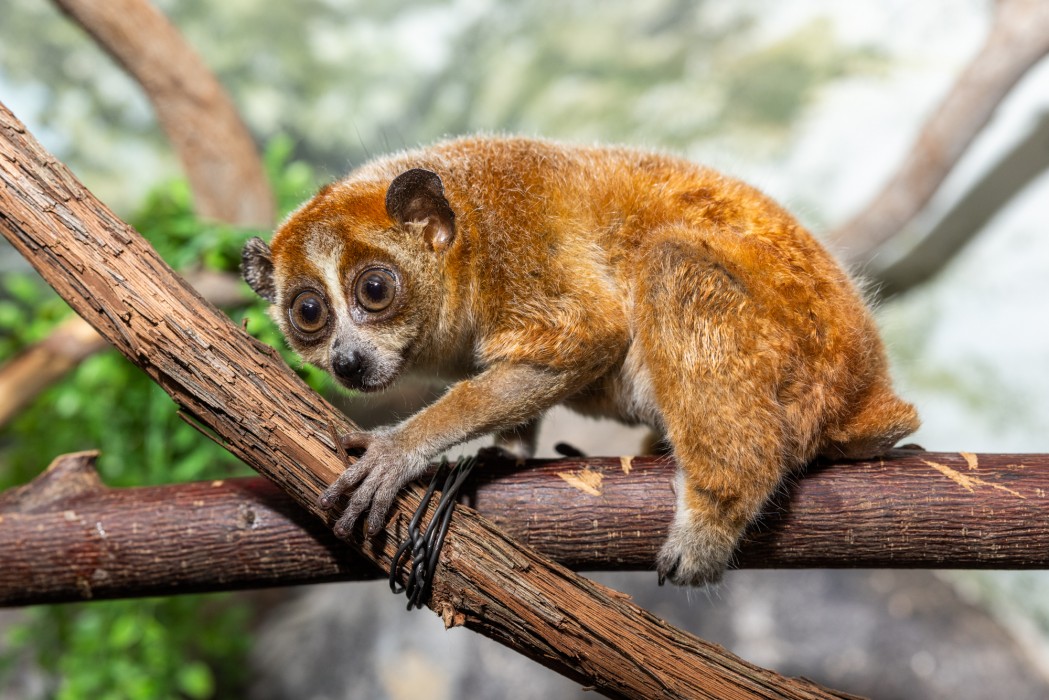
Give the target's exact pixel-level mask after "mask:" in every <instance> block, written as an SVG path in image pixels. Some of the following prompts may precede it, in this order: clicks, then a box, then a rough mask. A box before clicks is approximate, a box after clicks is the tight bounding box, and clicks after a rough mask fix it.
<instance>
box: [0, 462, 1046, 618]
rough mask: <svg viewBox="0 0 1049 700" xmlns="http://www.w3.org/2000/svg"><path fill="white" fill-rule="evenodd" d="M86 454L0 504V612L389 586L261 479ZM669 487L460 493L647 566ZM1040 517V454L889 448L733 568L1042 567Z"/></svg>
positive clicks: (556, 485)
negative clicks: (110, 482)
mask: <svg viewBox="0 0 1049 700" xmlns="http://www.w3.org/2000/svg"><path fill="white" fill-rule="evenodd" d="M94 458H95V453H77V454H73V455H64V456H63V457H60V458H59V459H56V460H55V462H54V463H53V464H52V465H51V466H50V467H49V468H48V470H47V471H46V472H44V473H43V474H42V475H41V476H39V477H38V478H37V479H36V480H34V481H33V482H31V483H30V484H28V485H26V486H24V487H21V488H19V489H13V490H11V491H8V492H6V493H4V494H0V541H3V542H7V543H9V546H8V547H7V549H6V551H5V554H4V557H3V564H4V565H3V566H2V567H0V605H28V604H35V603H55V602H67V601H74V600H85V599H101V598H116V597H129V596H144V595H170V594H175V593H189V592H199V591H217V590H230V589H237V588H258V587H263V586H288V585H295V584H300V583H321V582H325V581H335V580H339V581H351V580H360V579H370V578H378V577H381V576H385V573H384V572H381V571H379V569H378V568H376V567H375V566H374V565H373V564H372V563H371V562H369V561H367V560H365V559H363V558H362V557H360V556H359V555H358V554H357V553H356V552H355V551H354V550H353V548H351V547H350V546H349V545H347V544H346V543H345V542H342V541H341V540H339V539H337V538H336V537H335V536H334V535H333V534H332V533H331V531H330V530H329V529H328V528H327V527H326V526H325V525H324V524H323V523H321V522H320V521H318V520H317V519H316V518H311V517H309V516H308V515H307V514H306V513H304V512H303V511H302V509H301V508H299V507H298V506H297V505H296V504H295V502H294V501H293V500H291V498H289V497H288V496H287V495H286V494H284V493H283V492H282V491H280V489H278V488H277V487H275V486H274V485H273V484H271V483H270V482H269V481H267V480H265V479H260V478H251V479H228V480H223V481H211V482H199V483H192V484H179V485H172V486H155V487H142V488H128V489H113V488H107V487H105V486H104V485H103V484H102V483H101V482H100V481H99V479H98V476H97V473H96V472H95V470H94ZM673 479H674V468H673V465H672V464H670V463H669V462H668V461H667V460H665V459H659V458H653V457H635V458H626V457H624V458H589V459H562V460H556V461H533V462H529V463H528V464H527V465H526V466H525V467H524V468H517V467H516V466H515V465H513V464H508V463H505V462H493V463H486V464H483V465H482V467H480V468H479V470H478V472H477V473H476V475H475V477H474V478H472V479H471V480H470V481H468V482H467V484H466V485H465V487H464V492H463V493H462V494H461V500H462V501H463V502H466V503H469V504H472V505H473V506H474V507H475V508H476V509H477V511H478V512H479V513H481V515H483V516H485V517H487V518H489V519H490V520H492V521H493V522H494V523H496V524H497V525H499V527H501V528H502V529H503V530H504V531H505V532H506V533H507V534H509V535H510V536H512V537H513V538H514V539H516V540H517V541H518V542H521V543H523V544H526V545H528V546H530V547H534V548H535V549H537V550H539V551H540V552H542V553H543V555H544V556H546V557H548V558H550V559H553V560H555V561H557V562H559V563H561V564H564V565H566V566H568V567H570V568H573V569H579V570H646V571H647V570H651V569H652V563H653V562H654V561H655V557H656V553H657V552H658V550H659V547H660V545H661V544H662V542H663V539H664V537H665V536H666V529H667V527H668V525H669V524H670V521H671V518H672V517H673V493H672V490H673ZM1047 510H1049V455H986V454H982V455H971V454H958V453H931V452H921V451H917V450H897V451H896V452H894V453H893V454H892V455H890V456H889V457H888V458H886V459H884V460H877V461H873V462H857V463H842V464H837V465H826V466H822V465H821V466H817V467H814V468H813V470H812V471H811V473H810V474H808V475H807V476H806V477H805V478H804V479H800V480H798V481H795V482H793V483H791V484H789V485H788V486H787V487H786V489H785V490H784V494H783V498H781V499H779V500H778V501H777V502H776V503H775V504H773V506H772V507H770V508H769V509H768V510H767V512H766V514H765V515H764V516H763V518H762V519H761V522H760V523H759V524H758V525H756V526H755V527H753V528H751V530H750V532H749V533H748V536H747V538H746V541H745V543H744V545H743V547H742V549H741V552H740V555H739V558H738V561H737V563H736V566H737V567H738V568H769V567H773V568H785V567H821V568H835V567H867V568H875V567H878V568H884V567H896V568H916V567H922V568H996V569H1014V568H1015V569H1022V568H1041V569H1044V568H1049V528H1045V527H1043V526H1042V524H1041V521H1042V519H1043V516H1044V513H1045V512H1046V511H1047ZM217 561H221V562H222V566H220V567H217V566H215V562H217ZM653 580H654V575H653Z"/></svg>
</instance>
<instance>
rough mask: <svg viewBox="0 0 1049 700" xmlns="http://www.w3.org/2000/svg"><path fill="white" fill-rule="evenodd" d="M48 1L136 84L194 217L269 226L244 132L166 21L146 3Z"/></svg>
mask: <svg viewBox="0 0 1049 700" xmlns="http://www.w3.org/2000/svg"><path fill="white" fill-rule="evenodd" d="M54 2H55V4H56V5H57V6H58V7H59V8H60V9H61V10H62V11H63V12H65V13H66V14H67V15H68V16H69V17H70V18H71V19H72V20H73V21H75V22H77V23H78V24H79V25H80V26H82V27H83V28H84V29H85V30H86V31H87V32H88V34H90V35H91V36H92V37H94V39H95V41H97V42H98V44H99V45H100V46H101V47H102V48H103V49H105V50H106V52H107V53H108V54H109V55H110V56H112V57H113V59H114V60H116V61H117V63H119V64H120V65H121V66H123V67H124V70H126V71H127V72H128V74H130V75H131V76H132V77H133V78H134V79H135V80H136V81H138V83H139V85H141V86H142V89H143V90H144V91H145V93H146V96H147V97H148V98H149V101H150V102H151V103H152V104H153V109H154V110H155V111H156V114H157V119H158V121H159V122H160V125H161V126H162V127H163V129H164V132H165V133H166V134H167V136H168V140H169V141H170V142H171V145H172V147H173V148H174V149H175V152H176V153H177V154H178V157H179V160H181V161H182V167H183V169H184V170H185V172H186V175H187V177H188V178H189V182H190V187H191V189H192V190H193V198H194V200H195V206H196V209H197V211H198V212H199V213H200V214H201V216H204V217H207V218H211V219H215V220H217V221H225V222H228V223H232V224H237V225H241V226H254V227H258V228H269V227H270V226H272V225H273V218H274V215H275V211H276V207H275V205H274V202H273V193H272V192H271V191H270V187H269V182H268V181H267V179H266V171H265V169H264V168H263V167H262V162H261V161H260V160H259V156H258V152H257V150H256V148H255V143H254V141H253V140H252V138H251V134H250V133H248V130H247V128H246V127H245V126H244V122H242V121H241V119H240V115H239V114H238V113H237V110H236V107H234V105H233V101H232V100H230V98H229V95H227V94H226V91H225V90H224V89H223V88H222V85H221V84H220V83H219V81H218V80H217V79H216V78H215V76H214V75H213V74H212V72H211V71H210V70H208V67H207V66H206V65H205V64H204V62H203V61H202V60H201V59H200V57H199V56H198V55H197V53H196V52H195V51H194V50H193V47H191V46H190V45H189V44H188V43H187V42H186V40H185V39H184V38H183V37H182V35H181V34H180V33H179V31H178V30H177V29H176V28H175V27H174V25H172V24H171V22H169V21H168V20H167V18H166V17H165V16H164V15H163V14H162V13H161V12H160V11H159V10H157V9H156V8H155V7H153V6H152V5H151V4H150V3H149V2H148V0H106V2H97V1H95V0H54Z"/></svg>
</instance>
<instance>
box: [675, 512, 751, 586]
mask: <svg viewBox="0 0 1049 700" xmlns="http://www.w3.org/2000/svg"><path fill="white" fill-rule="evenodd" d="M700 520H701V519H700V518H697V517H695V515H694V514H692V513H690V512H689V510H688V509H687V508H683V509H682V508H680V507H679V510H678V512H677V514H676V516H675V517H674V523H673V525H671V526H670V534H669V535H668V536H667V541H666V542H664V543H663V548H662V549H661V550H660V552H659V557H658V558H657V559H656V571H657V572H658V573H659V583H660V585H662V584H663V582H664V581H666V580H669V581H670V582H671V583H673V584H675V585H678V586H705V585H707V584H711V583H717V582H718V581H720V580H721V576H722V575H723V574H724V573H725V568H726V567H727V566H728V563H729V560H730V559H731V558H732V552H733V551H734V550H735V545H736V542H735V538H733V537H731V536H727V535H726V533H724V532H723V531H721V530H720V528H716V527H711V526H710V525H709V524H704V523H702V522H699V521H700Z"/></svg>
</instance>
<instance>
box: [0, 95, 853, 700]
mask: <svg viewBox="0 0 1049 700" xmlns="http://www.w3.org/2000/svg"><path fill="white" fill-rule="evenodd" d="M0 230H3V233H4V235H5V236H6V237H7V238H8V240H10V241H11V243H12V244H13V245H14V247H15V248H16V249H17V250H19V251H20V252H21V253H22V254H23V255H24V256H25V257H26V258H27V259H28V260H29V262H30V263H31V264H33V266H34V267H35V268H36V269H37V270H38V271H39V272H40V274H41V275H42V276H43V277H44V279H46V280H47V281H48V282H49V283H50V284H51V285H52V286H54V287H55V289H56V290H57V291H58V292H59V294H61V295H62V296H63V298H65V299H66V301H67V302H69V304H70V305H71V306H72V307H73V308H74V309H75V310H76V311H77V313H79V314H80V315H81V316H83V317H84V318H85V319H86V320H87V321H88V322H89V323H91V324H92V325H93V326H94V327H95V328H96V330H98V331H99V333H101V334H102V335H104V336H105V337H106V338H107V339H108V340H109V341H110V342H111V343H113V345H114V346H115V347H116V348H117V349H119V350H120V351H121V352H123V353H124V354H125V355H126V356H127V357H128V358H129V359H130V360H131V361H132V362H134V363H135V364H137V365H138V366H139V367H141V368H142V369H143V371H145V372H146V373H147V374H149V376H150V377H152V378H153V379H154V381H156V382H157V383H158V384H159V385H160V386H161V387H162V388H163V389H164V390H165V391H167V392H168V393H169V394H170V395H171V396H172V398H173V399H174V400H175V401H176V402H177V403H178V404H179V405H180V406H181V407H182V408H183V410H184V411H186V412H187V413H188V414H190V415H192V416H194V417H195V419H196V420H197V421H199V423H200V424H201V427H202V429H204V430H208V431H211V432H212V433H213V435H214V437H215V439H217V440H220V441H221V442H222V444H223V445H224V446H225V447H226V448H227V449H228V450H229V451H230V452H232V453H233V454H235V455H237V456H238V457H240V458H241V459H243V460H244V461H245V462H246V463H247V464H249V465H251V466H252V467H253V468H255V469H257V470H258V471H259V472H261V473H263V474H264V475H266V476H268V477H269V478H271V479H272V480H274V481H275V482H276V483H277V484H279V485H280V487H281V488H282V489H284V490H285V491H286V492H287V493H288V494H290V495H291V496H292V497H293V498H294V499H295V500H296V502H298V503H299V504H300V505H301V506H303V507H305V508H306V509H308V510H309V511H310V512H312V513H313V514H314V515H316V516H318V517H321V518H323V519H325V521H326V522H329V523H330V522H331V520H330V517H329V514H328V513H326V512H323V511H321V510H320V509H319V508H318V506H317V504H316V499H317V497H318V496H319V494H320V493H321V490H322V488H323V487H324V486H325V485H326V484H328V483H330V482H331V481H332V480H334V478H335V476H336V475H337V474H338V473H339V472H340V470H341V468H342V466H343V465H342V462H341V461H340V457H339V455H338V450H337V449H336V446H335V445H334V444H333V441H332V438H331V432H332V428H333V427H334V429H335V430H337V431H338V432H345V431H348V430H349V429H350V428H352V426H351V425H350V424H349V423H348V422H347V421H346V419H345V418H344V417H343V416H342V415H341V414H339V413H338V412H337V411H336V410H335V409H334V408H333V407H332V406H331V405H330V404H328V403H327V402H325V401H324V400H323V399H321V398H320V397H319V396H318V395H317V394H315V393H314V392H313V391H311V390H310V389H309V387H307V386H306V385H305V384H303V383H302V381H301V380H299V378H298V377H296V376H295V374H294V373H293V372H291V370H290V369H289V368H288V367H287V366H286V365H285V364H284V363H283V361H282V360H281V359H280V357H279V355H277V353H276V352H275V351H274V350H273V349H272V348H269V347H266V346H264V345H262V344H261V343H258V342H257V341H255V340H253V339H252V338H250V337H249V336H247V335H246V334H245V333H244V332H243V331H242V330H241V329H240V328H238V327H237V326H235V325H234V324H232V323H231V322H230V320H229V319H228V318H227V317H226V316H224V315H223V314H222V313H221V312H219V311H218V310H217V309H215V308H214V307H213V306H211V305H210V304H208V303H207V302H206V301H205V300H204V299H202V298H201V297H200V296H199V295H198V294H197V293H196V292H194V291H193V289H192V288H191V287H190V286H189V285H188V284H187V283H186V282H185V281H184V280H183V279H181V278H180V277H179V276H178V275H176V274H175V273H174V272H173V271H172V270H171V268H169V267H168V266H167V265H166V264H165V263H164V261H163V260H161V259H160V258H159V257H158V256H157V254H156V251H154V250H153V249H152V248H151V247H150V245H149V244H148V242H146V241H145V240H144V239H143V238H142V237H141V236H139V235H138V234H137V233H136V232H135V231H134V230H133V229H131V228H130V227H129V226H128V225H127V224H125V223H124V222H122V221H120V220H119V219H118V218H117V217H116V216H115V215H114V214H113V213H112V212H111V211H110V210H109V209H108V208H107V207H106V206H105V205H104V204H102V203H101V202H99V201H98V200H96V199H95V198H94V197H93V196H92V195H91V193H90V192H88V191H87V190H86V189H85V188H84V187H83V185H81V184H80V182H78V181H77V180H76V178H75V177H74V176H73V175H72V173H70V172H69V170H68V169H67V168H66V167H65V166H64V165H63V164H62V163H60V162H59V161H57V160H56V159H55V158H54V157H53V156H51V155H50V154H49V153H47V152H46V151H45V150H44V149H43V148H42V147H41V146H40V145H39V144H38V143H37V142H36V140H35V139H33V138H32V137H31V135H30V134H28V133H27V131H26V129H25V127H24V126H23V125H22V124H21V123H20V122H19V121H18V120H17V118H15V116H14V115H13V114H11V112H10V111H9V110H7V108H6V107H4V106H2V105H0ZM420 492H421V489H419V488H418V487H410V488H408V489H405V490H404V491H403V492H402V494H401V495H400V496H399V497H398V499H397V500H396V501H395V503H394V510H393V513H392V516H391V520H390V523H389V524H388V526H387V530H386V532H385V536H384V535H383V533H379V534H378V535H376V537H375V539H372V540H369V541H367V542H365V543H363V544H362V545H361V546H360V551H361V553H362V555H363V556H364V557H366V558H367V559H368V560H370V561H372V562H373V563H374V564H376V565H377V566H379V567H380V568H384V569H385V568H388V567H389V566H390V563H391V558H392V555H393V554H394V551H395V547H396V546H397V544H398V542H399V541H400V539H401V538H402V537H403V533H404V531H405V528H406V525H407V522H408V519H409V517H410V516H411V514H412V513H413V512H414V511H415V510H416V508H417V507H418V506H419V497H420V495H421V494H420ZM429 605H430V607H431V608H432V609H433V610H435V611H437V612H438V614H440V615H441V616H442V617H443V618H444V620H445V622H446V624H448V625H460V624H462V625H466V626H467V627H470V628H471V629H475V630H477V631H480V632H482V633H483V634H485V635H487V636H489V637H491V638H493V639H496V640H497V641H500V642H502V643H503V644H506V645H507V646H509V647H511V648H513V649H515V650H517V651H519V652H520V653H523V654H525V655H527V656H529V657H531V658H533V659H535V660H537V661H539V662H541V663H543V664H545V665H547V666H549V667H550V668H552V669H554V670H556V671H558V672H559V673H562V674H564V675H565V676H567V677H569V678H573V679H576V680H577V681H579V682H580V683H583V684H585V685H587V686H590V687H593V688H594V689H595V690H597V691H599V692H601V693H603V694H605V695H609V696H613V697H637V698H652V697H709V698H749V697H784V698H817V697H819V698H826V697H843V696H842V695H841V694H839V693H836V692H834V691H830V690H826V689H823V688H820V687H819V686H817V685H815V684H814V683H811V682H810V681H807V680H805V679H789V678H785V677H783V676H779V675H777V674H775V673H772V672H770V671H767V670H765V669H761V668H759V667H756V666H753V665H752V664H748V663H746V662H745V661H743V660H741V659H739V658H737V657H735V656H732V655H731V654H728V653H726V652H725V651H724V650H723V649H720V648H719V647H717V646H714V645H711V644H708V643H706V642H703V641H702V640H700V639H698V638H696V637H693V636H691V635H688V634H686V633H684V632H682V631H680V630H678V629H676V628H674V627H671V626H669V625H667V624H666V623H664V622H662V621H661V620H659V619H657V618H655V617H653V616H652V615H651V614H650V613H648V612H646V611H644V610H642V609H640V608H638V607H637V606H635V605H632V604H631V603H629V602H628V601H626V600H623V599H622V598H621V597H618V596H616V595H614V594H613V593H612V592H610V591H609V590H608V589H606V588H604V587H603V586H599V585H597V584H594V583H592V582H590V581H588V580H587V579H585V578H582V577H580V576H577V575H576V574H574V573H572V572H571V571H569V570H567V569H565V568H563V567H561V566H558V565H556V564H553V563H551V562H549V561H547V560H545V559H543V558H542V557H541V556H540V555H539V554H537V553H536V552H535V551H534V550H532V549H530V548H527V547H523V546H521V545H518V544H516V543H515V542H513V541H512V540H510V539H509V538H508V537H506V535H505V534H504V533H502V532H501V531H500V530H498V529H497V528H495V527H494V526H493V525H492V524H491V523H489V522H488V521H487V520H485V519H484V518H482V517H481V516H479V515H478V514H477V513H476V512H475V511H473V510H471V509H469V508H461V509H457V511H456V516H455V517H454V518H453V519H452V523H451V528H450V531H449V535H448V540H447V542H446V543H445V548H444V551H443V554H442V557H441V561H440V565H439V566H438V570H437V574H436V582H435V585H434V588H433V595H432V598H431V600H430V601H429Z"/></svg>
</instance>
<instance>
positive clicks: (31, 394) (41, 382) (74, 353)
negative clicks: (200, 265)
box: [0, 270, 247, 427]
mask: <svg viewBox="0 0 1049 700" xmlns="http://www.w3.org/2000/svg"><path fill="white" fill-rule="evenodd" d="M186 279H187V280H188V281H189V282H190V284H192V285H193V287H194V288H195V289H196V290H197V291H199V292H200V293H201V295H202V296H203V297H204V298H205V299H207V300H208V301H210V302H211V303H212V304H215V305H216V306H234V305H236V304H244V303H245V302H247V298H246V296H245V295H244V292H243V288H244V285H243V284H241V283H240V282H239V280H234V279H232V275H224V274H222V273H219V272H210V271H207V270H201V271H200V272H196V273H192V274H189V275H187V276H186ZM108 347H109V342H108V341H107V340H106V339H105V338H103V337H102V336H100V335H99V334H98V333H96V332H95V329H94V328H92V327H91V326H90V325H88V323H87V321H85V320H84V319H82V318H81V317H80V316H70V317H69V318H67V319H66V320H65V321H63V322H62V323H60V324H59V325H57V326H55V328H54V330H52V331H51V335H49V336H47V337H46V338H44V339H43V340H41V341H40V342H37V343H34V344H32V345H30V346H28V347H26V348H24V349H23V350H22V351H21V352H20V353H18V354H17V355H15V356H14V357H12V358H11V359H10V360H8V361H7V362H6V363H4V364H3V365H2V366H0V427H3V426H4V425H6V424H7V423H8V421H10V420H11V419H12V418H14V417H15V416H16V415H18V413H19V411H21V410H22V409H23V408H25V407H26V406H28V405H29V404H30V403H32V401H33V400H34V399H35V398H36V397H37V396H39V395H40V394H41V393H42V392H43V391H44V390H46V389H47V388H48V387H50V386H51V385H53V384H54V383H55V382H57V381H58V380H60V379H61V378H62V377H64V376H65V375H66V374H68V373H69V372H71V371H72V370H73V369H75V368H76V367H77V365H79V364H80V363H81V362H83V361H84V360H86V359H87V358H88V357H90V356H91V355H94V354H95V353H97V352H101V351H103V350H105V349H106V348H108Z"/></svg>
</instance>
